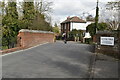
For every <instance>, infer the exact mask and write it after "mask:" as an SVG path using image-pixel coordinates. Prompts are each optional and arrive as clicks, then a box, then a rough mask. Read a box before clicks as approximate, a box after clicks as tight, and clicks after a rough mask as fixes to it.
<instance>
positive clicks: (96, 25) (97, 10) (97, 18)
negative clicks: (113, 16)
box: [94, 0, 99, 34]
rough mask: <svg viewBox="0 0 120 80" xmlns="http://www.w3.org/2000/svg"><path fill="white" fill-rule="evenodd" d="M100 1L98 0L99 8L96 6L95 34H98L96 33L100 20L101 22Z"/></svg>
mask: <svg viewBox="0 0 120 80" xmlns="http://www.w3.org/2000/svg"><path fill="white" fill-rule="evenodd" d="M98 2H99V1H98V0H97V6H96V16H95V29H94V30H95V31H94V32H95V33H94V34H96V32H97V28H98V20H99V7H98Z"/></svg>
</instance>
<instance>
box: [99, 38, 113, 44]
mask: <svg viewBox="0 0 120 80" xmlns="http://www.w3.org/2000/svg"><path fill="white" fill-rule="evenodd" d="M100 41H101V42H100V44H101V45H110V46H113V45H114V37H100Z"/></svg>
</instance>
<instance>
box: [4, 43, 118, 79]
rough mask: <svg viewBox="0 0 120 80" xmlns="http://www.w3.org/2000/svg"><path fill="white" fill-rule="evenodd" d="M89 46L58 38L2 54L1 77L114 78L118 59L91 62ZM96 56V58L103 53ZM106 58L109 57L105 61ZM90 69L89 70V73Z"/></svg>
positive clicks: (91, 55)
mask: <svg viewBox="0 0 120 80" xmlns="http://www.w3.org/2000/svg"><path fill="white" fill-rule="evenodd" d="M94 55H95V53H93V46H91V45H88V44H79V43H76V42H68V43H67V44H64V43H63V42H62V41H57V42H56V43H47V44H44V45H40V46H37V47H34V48H31V49H28V50H23V51H19V52H16V53H14V54H10V55H5V56H3V57H2V76H3V78H89V77H94V78H118V61H116V60H114V59H113V58H111V57H109V58H108V56H107V60H104V59H101V60H100V59H99V60H96V61H94V58H95V56H94ZM103 56H104V55H99V58H101V57H102V58H105V59H106V56H104V57H103ZM108 59H109V60H108ZM91 72H92V73H91Z"/></svg>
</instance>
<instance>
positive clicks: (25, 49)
mask: <svg viewBox="0 0 120 80" xmlns="http://www.w3.org/2000/svg"><path fill="white" fill-rule="evenodd" d="M47 43H48V42H46V43H43V44H39V45H37V46H34V47H30V48H28V49H22V50H19V51H15V52H11V53H6V54H4V55H2V56H7V55H10V54H14V53H18V52H22V51H27V50H30V49H33V48H35V47H38V46H41V45H44V44H47Z"/></svg>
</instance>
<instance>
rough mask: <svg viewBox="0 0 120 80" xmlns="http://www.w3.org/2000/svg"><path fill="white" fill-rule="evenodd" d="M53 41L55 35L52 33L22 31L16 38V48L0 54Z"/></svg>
mask: <svg viewBox="0 0 120 80" xmlns="http://www.w3.org/2000/svg"><path fill="white" fill-rule="evenodd" d="M54 40H55V34H54V33H53V32H47V31H38V30H27V29H22V30H20V31H19V34H18V37H17V47H15V48H11V49H7V50H3V51H0V54H5V53H10V52H14V51H17V50H21V49H25V48H29V47H32V46H35V45H39V44H42V43H46V42H48V43H53V42H54Z"/></svg>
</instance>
